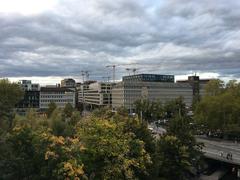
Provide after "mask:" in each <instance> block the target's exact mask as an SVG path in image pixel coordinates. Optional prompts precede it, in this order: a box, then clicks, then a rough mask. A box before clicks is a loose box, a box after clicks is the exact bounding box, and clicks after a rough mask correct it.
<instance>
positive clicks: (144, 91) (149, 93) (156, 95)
mask: <svg viewBox="0 0 240 180" xmlns="http://www.w3.org/2000/svg"><path fill="white" fill-rule="evenodd" d="M180 96H182V97H183V98H184V102H185V103H186V105H187V106H189V107H190V106H191V105H192V97H193V96H192V87H191V85H190V84H188V83H174V76H173V75H156V74H138V75H133V76H126V77H123V81H122V82H120V83H118V84H116V85H115V86H114V87H113V89H112V106H113V108H114V109H116V108H118V107H125V108H127V109H129V110H133V109H134V102H135V101H136V100H139V99H144V98H145V99H149V100H150V101H157V100H159V101H161V102H163V103H164V102H166V101H170V100H173V99H176V98H178V97H180Z"/></svg>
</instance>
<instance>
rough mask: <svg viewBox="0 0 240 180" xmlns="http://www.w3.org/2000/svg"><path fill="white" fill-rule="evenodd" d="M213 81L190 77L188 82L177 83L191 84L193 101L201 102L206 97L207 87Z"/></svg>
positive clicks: (180, 81)
mask: <svg viewBox="0 0 240 180" xmlns="http://www.w3.org/2000/svg"><path fill="white" fill-rule="evenodd" d="M210 80H212V79H200V77H199V76H196V75H195V76H188V79H187V80H179V81H177V83H182V84H190V85H191V87H192V94H193V99H194V98H195V100H197V101H199V100H200V98H201V97H202V96H204V95H205V86H206V84H207V83H208V82H209V81H210Z"/></svg>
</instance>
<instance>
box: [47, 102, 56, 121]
mask: <svg viewBox="0 0 240 180" xmlns="http://www.w3.org/2000/svg"><path fill="white" fill-rule="evenodd" d="M56 108H57V105H56V104H55V103H54V102H50V103H49V104H48V109H47V117H48V118H50V117H51V115H52V113H53V111H54V110H55V109H56Z"/></svg>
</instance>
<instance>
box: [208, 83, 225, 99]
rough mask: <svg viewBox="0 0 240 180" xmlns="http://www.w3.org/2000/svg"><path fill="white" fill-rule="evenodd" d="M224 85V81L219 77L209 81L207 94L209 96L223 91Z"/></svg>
mask: <svg viewBox="0 0 240 180" xmlns="http://www.w3.org/2000/svg"><path fill="white" fill-rule="evenodd" d="M223 87H224V83H223V81H221V80H219V79H213V80H210V81H209V82H208V83H207V85H206V87H205V91H206V94H207V95H209V96H216V95H218V94H221V93H222V91H223Z"/></svg>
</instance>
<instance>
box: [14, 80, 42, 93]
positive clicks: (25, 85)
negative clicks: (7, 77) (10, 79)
mask: <svg viewBox="0 0 240 180" xmlns="http://www.w3.org/2000/svg"><path fill="white" fill-rule="evenodd" d="M18 84H19V86H20V87H21V88H22V90H23V91H40V85H39V84H33V83H32V81H31V80H21V81H19V82H18Z"/></svg>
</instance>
